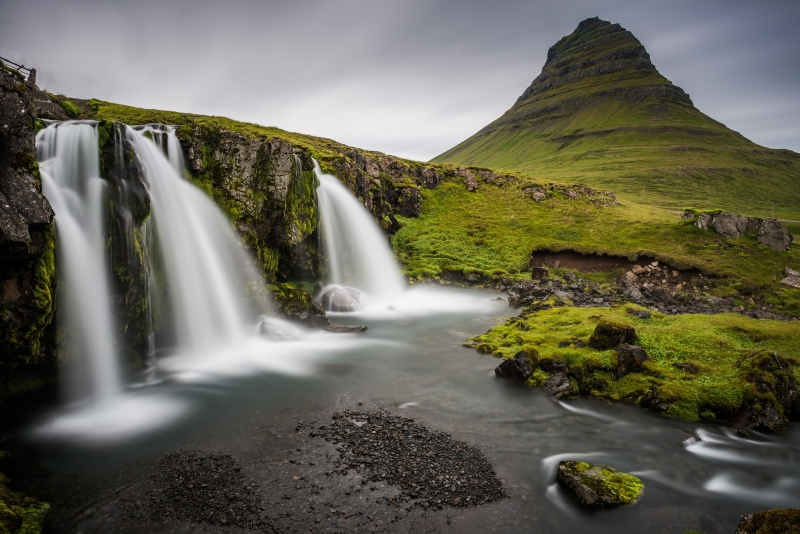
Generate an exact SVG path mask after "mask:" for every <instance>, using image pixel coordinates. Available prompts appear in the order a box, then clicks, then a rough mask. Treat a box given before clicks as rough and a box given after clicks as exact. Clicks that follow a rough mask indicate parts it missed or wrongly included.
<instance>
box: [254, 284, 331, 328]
mask: <svg viewBox="0 0 800 534" xmlns="http://www.w3.org/2000/svg"><path fill="white" fill-rule="evenodd" d="M268 289H269V290H270V292H271V293H272V296H273V299H274V301H275V306H276V308H277V311H278V313H280V315H281V317H282V318H285V319H288V320H290V321H294V322H297V323H301V324H305V325H307V326H311V327H314V328H321V327H323V326H327V325H328V324H330V321H329V320H328V318H327V317H326V316H325V310H324V309H323V308H322V305H320V303H319V302H317V301H315V300H314V299H313V298H312V297H311V294H310V293H309V292H308V291H306V290H304V289H301V288H296V287H293V286H291V285H290V284H275V285H273V286H269V287H268Z"/></svg>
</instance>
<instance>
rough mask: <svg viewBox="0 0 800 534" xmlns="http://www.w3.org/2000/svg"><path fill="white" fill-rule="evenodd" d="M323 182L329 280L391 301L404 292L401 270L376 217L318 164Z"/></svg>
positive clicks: (322, 212) (320, 189) (320, 192)
mask: <svg viewBox="0 0 800 534" xmlns="http://www.w3.org/2000/svg"><path fill="white" fill-rule="evenodd" d="M314 172H315V173H316V175H317V178H318V179H319V184H320V185H319V187H318V188H317V199H318V202H319V214H320V217H321V220H322V234H323V238H324V244H325V252H326V254H327V257H328V279H329V282H330V283H332V284H336V285H342V286H348V287H354V288H356V289H358V290H360V291H362V292H363V293H365V294H366V295H367V296H368V297H369V298H370V299H372V300H375V301H381V302H385V301H390V300H392V299H395V298H397V297H398V296H400V295H401V294H402V293H403V290H404V289H405V284H404V283H403V277H402V275H401V274H400V269H399V267H398V266H397V262H396V261H395V259H394V256H393V255H392V251H391V249H390V248H389V243H388V241H387V239H386V236H385V235H383V233H382V232H381V230H380V228H379V227H378V225H377V224H376V223H375V220H374V219H373V218H372V215H371V214H370V213H369V212H368V211H367V209H366V208H365V207H364V206H363V205H362V204H361V203H360V202H359V201H358V199H356V197H355V196H353V194H352V193H351V192H350V191H348V190H347V188H346V187H345V186H343V185H342V184H341V182H339V180H338V179H337V178H336V177H335V176H332V175H330V174H325V173H323V172H322V170H321V169H320V166H319V164H318V163H317V162H316V161H315V162H314Z"/></svg>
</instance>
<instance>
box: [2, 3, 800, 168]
mask: <svg viewBox="0 0 800 534" xmlns="http://www.w3.org/2000/svg"><path fill="white" fill-rule="evenodd" d="M592 16H599V17H600V18H602V19H605V20H609V21H611V22H618V23H620V24H621V25H622V26H623V27H625V28H627V29H628V30H630V31H631V32H633V34H634V35H636V36H637V37H638V38H639V40H640V41H642V43H643V44H644V45H645V47H646V48H647V50H648V52H649V53H650V56H651V57H652V59H653V62H654V63H655V65H656V67H657V68H658V69H659V71H661V73H662V74H663V75H664V76H666V77H667V78H669V79H670V80H671V81H672V82H673V83H675V84H677V85H679V86H680V87H682V88H683V89H684V90H686V91H687V92H688V93H689V94H690V95H691V97H692V99H693V100H694V103H695V105H696V106H697V107H699V108H700V110H702V111H703V112H705V113H706V114H708V115H710V116H711V117H713V118H715V119H717V120H719V121H721V122H723V123H725V124H726V125H728V126H729V127H730V128H733V129H734V130H737V131H739V132H741V133H742V134H744V135H745V136H746V137H748V138H750V139H752V140H753V141H755V142H757V143H760V144H763V145H766V146H770V147H776V148H790V149H792V150H795V151H799V152H800V98H799V97H800V30H798V28H800V1H797V0H790V1H769V0H762V1H760V2H755V1H748V2H744V1H734V0H719V1H704V0H691V1H682V0H671V1H669V2H650V1H643V0H632V1H628V0H609V1H606V2H592V1H588V0H573V1H566V0H554V1H538V0H527V1H524V0H509V1H502V0H494V1H470V0H438V1H437V0H429V1H421V0H420V1H416V0H391V1H381V0H363V1H362V0H331V1H306V0H286V1H283V0H261V1H256V0H251V1H248V0H227V1H225V2H208V1H202V0H157V1H151V0H135V1H134V0H130V1H122V0H112V1H104V2H103V1H94V0H0V56H3V57H7V58H9V59H11V60H14V61H18V62H23V63H24V64H25V65H26V66H33V67H36V69H37V73H38V74H37V76H38V82H39V85H40V86H42V87H44V88H46V89H48V90H49V91H51V92H59V93H65V94H67V95H71V96H75V97H79V98H92V97H94V98H100V99H103V100H109V101H113V102H120V103H125V104H130V105H134V106H140V107H148V108H159V109H170V110H176V111H184V112H193V113H201V114H208V115H223V116H226V117H231V118H234V119H238V120H243V121H249V122H255V123H259V124H264V125H271V126H278V127H280V128H283V129H286V130H291V131H296V132H301V133H308V134H313V135H319V136H324V137H330V138H332V139H335V140H337V141H341V142H343V143H346V144H349V145H353V146H357V147H361V148H366V149H371V150H379V151H382V152H386V153H390V154H395V155H399V156H404V157H408V158H413V159H418V160H427V159H430V158H432V157H434V156H436V155H438V154H439V153H441V152H443V151H445V150H447V149H448V148H450V147H452V146H454V145H456V144H457V143H459V142H461V141H462V140H464V139H466V138H467V137H469V136H470V135H472V134H473V133H475V132H476V131H477V130H479V129H480V128H481V127H483V126H484V125H486V124H487V123H489V122H491V121H492V120H494V119H495V118H497V117H498V116H500V115H501V114H502V113H503V112H504V111H506V110H507V109H508V108H509V107H510V106H511V105H512V104H513V103H514V101H515V100H516V98H517V97H518V96H519V95H520V94H521V93H522V92H523V91H524V90H525V88H526V87H527V86H528V85H529V84H530V83H531V81H532V80H533V79H534V78H535V77H536V75H538V74H539V72H540V70H541V68H542V65H543V64H544V61H545V58H546V55H547V49H548V48H549V47H550V46H551V45H552V44H554V43H555V42H556V41H557V40H558V39H560V38H561V37H562V36H564V35H567V34H569V33H571V32H572V31H573V30H574V29H575V27H576V26H577V24H578V23H579V22H580V21H581V20H583V19H585V18H587V17H592Z"/></svg>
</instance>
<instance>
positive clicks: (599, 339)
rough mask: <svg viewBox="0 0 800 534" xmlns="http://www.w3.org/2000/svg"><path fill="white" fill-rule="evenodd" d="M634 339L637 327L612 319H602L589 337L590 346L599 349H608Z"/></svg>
mask: <svg viewBox="0 0 800 534" xmlns="http://www.w3.org/2000/svg"><path fill="white" fill-rule="evenodd" d="M634 341H636V329H635V328H633V327H632V326H630V325H627V324H624V323H620V322H618V321H613V320H611V319H600V321H599V322H598V323H597V326H596V327H595V329H594V332H592V337H590V338H589V346H590V347H592V348H593V349H597V350H608V349H613V348H614V347H616V346H617V345H621V344H623V343H632V342H634Z"/></svg>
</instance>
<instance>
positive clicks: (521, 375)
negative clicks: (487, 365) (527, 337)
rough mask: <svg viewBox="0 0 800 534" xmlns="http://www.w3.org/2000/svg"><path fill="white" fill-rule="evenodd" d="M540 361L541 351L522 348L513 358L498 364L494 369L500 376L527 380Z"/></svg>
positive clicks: (520, 380) (521, 380)
mask: <svg viewBox="0 0 800 534" xmlns="http://www.w3.org/2000/svg"><path fill="white" fill-rule="evenodd" d="M538 363H539V353H538V352H537V351H536V349H533V348H531V349H527V350H521V351H519V352H518V353H516V354H515V355H514V357H513V358H509V359H508V360H505V361H503V363H501V364H500V365H498V366H497V367H496V368H495V370H494V374H496V375H497V376H498V378H506V379H508V380H515V381H517V382H525V381H527V380H528V379H529V378H530V377H531V374H533V370H534V369H536V365H537V364H538Z"/></svg>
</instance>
